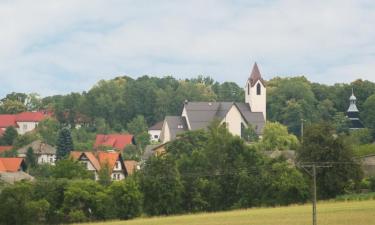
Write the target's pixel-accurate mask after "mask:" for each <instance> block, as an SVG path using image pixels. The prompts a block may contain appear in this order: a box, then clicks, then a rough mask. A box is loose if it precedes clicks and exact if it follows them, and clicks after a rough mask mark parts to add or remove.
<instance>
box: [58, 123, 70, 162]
mask: <svg viewBox="0 0 375 225" xmlns="http://www.w3.org/2000/svg"><path fill="white" fill-rule="evenodd" d="M72 150H73V139H72V135H71V133H70V130H69V128H67V127H64V128H61V129H60V131H59V135H58V138H57V151H56V159H58V160H60V159H63V158H64V157H67V156H68V155H69V153H70V151H72Z"/></svg>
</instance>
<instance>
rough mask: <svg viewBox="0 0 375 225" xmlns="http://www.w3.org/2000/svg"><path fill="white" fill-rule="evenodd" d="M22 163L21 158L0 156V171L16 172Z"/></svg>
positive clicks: (20, 168)
mask: <svg viewBox="0 0 375 225" xmlns="http://www.w3.org/2000/svg"><path fill="white" fill-rule="evenodd" d="M24 164H25V162H24V160H23V158H0V172H17V171H20V170H22V169H23V166H24Z"/></svg>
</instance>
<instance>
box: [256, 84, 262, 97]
mask: <svg viewBox="0 0 375 225" xmlns="http://www.w3.org/2000/svg"><path fill="white" fill-rule="evenodd" d="M261 88H262V87H261V86H260V84H259V83H258V84H257V95H261Z"/></svg>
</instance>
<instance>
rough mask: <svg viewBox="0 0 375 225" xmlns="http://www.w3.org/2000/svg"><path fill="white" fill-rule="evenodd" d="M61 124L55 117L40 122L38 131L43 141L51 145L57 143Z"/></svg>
mask: <svg viewBox="0 0 375 225" xmlns="http://www.w3.org/2000/svg"><path fill="white" fill-rule="evenodd" d="M59 128H60V124H59V122H58V121H57V120H55V119H53V118H47V119H44V120H42V121H40V122H39V124H38V127H37V128H36V131H37V132H38V134H39V135H40V136H41V137H42V139H43V141H44V142H45V143H47V144H49V145H53V146H54V145H56V142H57V136H58V133H59Z"/></svg>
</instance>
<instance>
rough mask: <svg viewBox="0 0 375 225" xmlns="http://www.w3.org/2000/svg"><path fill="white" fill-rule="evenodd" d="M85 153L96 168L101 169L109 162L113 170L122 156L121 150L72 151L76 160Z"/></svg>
mask: <svg viewBox="0 0 375 225" xmlns="http://www.w3.org/2000/svg"><path fill="white" fill-rule="evenodd" d="M82 154H83V155H85V156H86V157H87V159H88V160H89V161H90V162H91V164H92V165H93V166H94V168H95V169H96V170H97V171H99V170H100V169H101V168H102V167H103V166H104V165H105V164H108V167H109V169H110V170H111V171H112V170H113V168H114V166H115V164H116V161H117V160H119V158H120V153H119V152H105V151H98V152H91V151H90V152H89V151H87V152H78V151H71V152H70V156H71V157H72V158H73V159H74V160H79V158H80V157H81V156H82Z"/></svg>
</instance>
